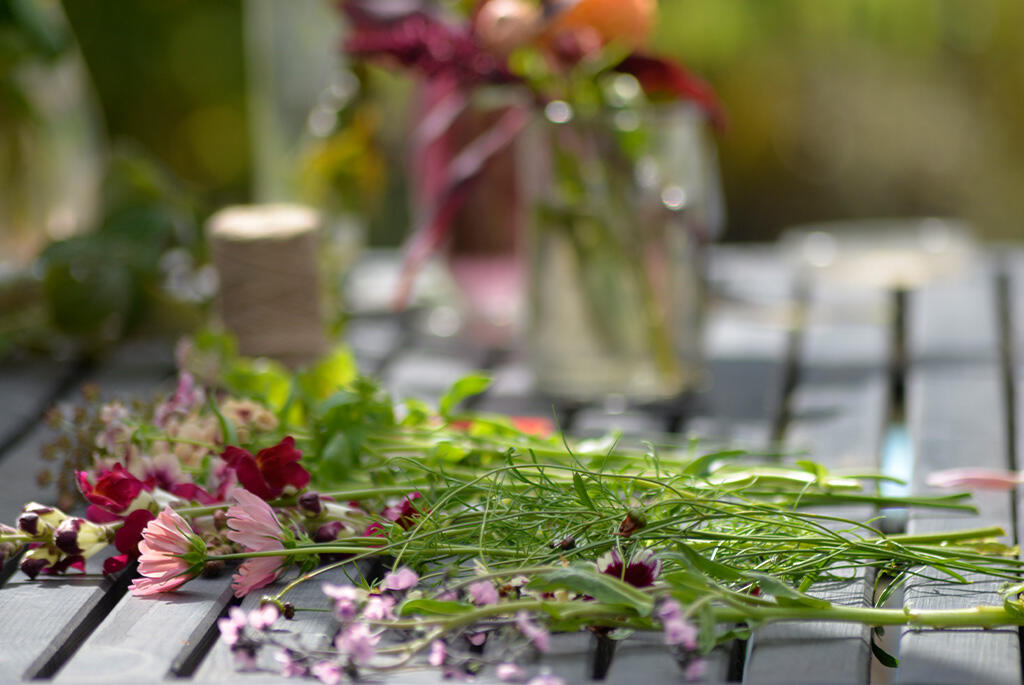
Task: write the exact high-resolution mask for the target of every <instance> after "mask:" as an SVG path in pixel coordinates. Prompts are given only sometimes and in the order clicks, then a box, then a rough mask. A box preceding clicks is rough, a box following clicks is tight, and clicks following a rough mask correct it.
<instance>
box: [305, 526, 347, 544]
mask: <svg viewBox="0 0 1024 685" xmlns="http://www.w3.org/2000/svg"><path fill="white" fill-rule="evenodd" d="M343 530H345V524H344V523H342V522H341V521H328V522H327V523H325V524H323V525H321V526H320V527H319V528H317V529H316V532H315V533H314V534H313V542H334V541H335V540H337V539H338V535H339V534H341V531H343Z"/></svg>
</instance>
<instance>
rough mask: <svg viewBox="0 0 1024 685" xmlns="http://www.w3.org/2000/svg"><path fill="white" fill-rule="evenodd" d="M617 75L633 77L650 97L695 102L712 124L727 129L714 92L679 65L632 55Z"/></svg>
mask: <svg viewBox="0 0 1024 685" xmlns="http://www.w3.org/2000/svg"><path fill="white" fill-rule="evenodd" d="M615 71H619V72H622V73H624V74H632V75H633V76H635V77H636V80H637V81H639V82H640V86H641V87H642V88H643V89H644V92H645V93H647V95H649V96H652V97H658V96H663V97H672V98H682V99H686V100H693V101H694V102H696V103H697V104H698V105H699V106H700V108H701V109H703V110H704V113H705V114H706V115H707V117H708V120H709V121H710V122H711V124H712V125H713V126H714V127H715V128H717V129H719V130H721V129H723V128H725V113H724V112H723V111H722V106H721V104H719V102H718V98H717V96H716V95H715V92H714V91H713V90H712V89H711V86H709V85H708V84H707V83H705V82H704V81H702V80H701V79H699V78H698V77H697V76H695V75H693V74H692V73H690V72H689V71H687V70H686V69H685V68H684V67H683V66H682V65H681V64H679V63H678V62H673V61H672V60H669V59H664V58H661V57H651V56H649V55H643V54H640V53H633V54H632V55H630V56H629V57H627V58H626V59H624V60H622V62H620V63H619V65H618V66H617V67H615Z"/></svg>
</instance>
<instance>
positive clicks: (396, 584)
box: [380, 566, 420, 591]
mask: <svg viewBox="0 0 1024 685" xmlns="http://www.w3.org/2000/svg"><path fill="white" fill-rule="evenodd" d="M418 582H420V577H419V575H417V574H416V572H415V571H413V570H412V569H411V568H409V567H408V566H403V567H402V568H400V569H398V570H397V571H392V572H391V573H389V574H387V575H386V576H384V580H383V581H382V582H381V584H380V589H381V590H399V591H400V590H408V589H409V588H411V587H416V583H418Z"/></svg>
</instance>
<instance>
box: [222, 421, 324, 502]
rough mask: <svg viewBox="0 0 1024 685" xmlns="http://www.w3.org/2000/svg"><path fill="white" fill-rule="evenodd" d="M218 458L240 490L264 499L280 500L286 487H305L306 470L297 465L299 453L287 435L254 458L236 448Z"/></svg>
mask: <svg viewBox="0 0 1024 685" xmlns="http://www.w3.org/2000/svg"><path fill="white" fill-rule="evenodd" d="M220 456H221V458H222V459H223V460H224V461H225V462H227V463H228V465H229V466H231V468H233V469H234V470H235V474H236V475H237V476H238V481H239V482H240V483H241V484H242V487H244V488H245V489H246V490H248V491H249V492H251V493H253V494H254V495H256V496H257V497H261V498H262V499H265V500H272V499H274V498H276V497H280V496H281V493H283V492H284V490H285V488H286V487H292V488H295V489H296V490H301V489H302V488H304V487H306V486H307V485H309V471H307V470H306V469H304V468H303V467H302V466H301V465H300V464H299V460H300V459H302V452H300V451H299V450H297V449H295V439H294V438H293V437H291V436H288V437H286V438H285V439H283V440H282V441H281V442H279V443H278V444H276V445H274V446H273V447H267V448H266V449H262V450H260V451H259V452H257V453H256V456H255V457H254V456H253V455H252V454H250V453H249V452H247V451H246V450H243V449H241V448H240V447H228V448H226V449H225V450H224V451H223V452H221V455H220Z"/></svg>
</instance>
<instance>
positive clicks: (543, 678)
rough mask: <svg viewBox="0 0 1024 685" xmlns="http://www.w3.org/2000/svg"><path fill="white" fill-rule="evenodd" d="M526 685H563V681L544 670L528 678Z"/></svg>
mask: <svg viewBox="0 0 1024 685" xmlns="http://www.w3.org/2000/svg"><path fill="white" fill-rule="evenodd" d="M526 685H565V679H564V678H561V677H559V676H557V675H555V674H554V673H551V672H549V671H547V670H546V669H545V670H543V671H541V672H540V673H538V674H537V675H535V676H534V677H532V678H530V682H528V683H527V684H526Z"/></svg>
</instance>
